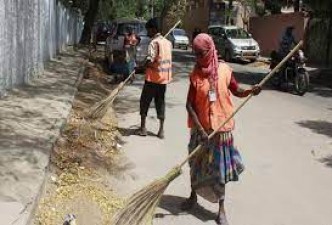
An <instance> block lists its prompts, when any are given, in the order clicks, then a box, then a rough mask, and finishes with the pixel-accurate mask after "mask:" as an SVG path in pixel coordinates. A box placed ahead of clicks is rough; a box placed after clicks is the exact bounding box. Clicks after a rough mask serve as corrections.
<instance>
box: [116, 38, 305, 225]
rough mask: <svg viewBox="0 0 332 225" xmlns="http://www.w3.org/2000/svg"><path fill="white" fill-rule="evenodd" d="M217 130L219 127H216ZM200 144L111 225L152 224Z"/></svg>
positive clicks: (138, 195)
mask: <svg viewBox="0 0 332 225" xmlns="http://www.w3.org/2000/svg"><path fill="white" fill-rule="evenodd" d="M302 44H303V42H302V41H301V42H300V43H299V44H298V45H297V46H296V47H295V48H294V49H293V50H292V51H291V52H290V53H289V54H288V55H287V56H286V57H285V58H284V59H283V60H282V61H281V62H280V63H279V64H278V65H277V66H276V67H275V68H274V69H273V70H272V71H271V72H270V73H269V74H268V75H267V76H266V77H265V78H264V79H263V80H262V81H261V82H260V83H259V84H258V85H259V87H262V86H263V85H264V84H265V83H266V82H267V81H268V80H269V79H270V78H271V77H272V76H273V75H274V74H275V72H276V71H278V70H279V69H280V68H281V67H282V66H283V65H284V64H285V63H286V62H287V61H288V60H289V59H290V58H291V57H292V55H294V53H296V51H298V50H299V48H300V47H301V46H302ZM252 96H253V94H250V95H249V96H248V97H247V98H246V99H245V100H244V101H243V102H242V103H241V104H240V105H239V106H238V107H237V108H236V110H235V111H234V112H233V113H232V115H231V116H230V117H229V118H227V119H226V121H224V122H223V123H222V124H220V128H222V127H223V126H224V125H225V124H227V123H228V122H229V121H230V120H231V119H232V118H233V117H234V116H235V114H237V113H238V112H239V111H240V109H241V108H242V107H243V106H244V105H245V104H246V103H247V102H248V101H249V100H250V99H251V97H252ZM218 130H219V129H218ZM218 130H216V131H214V132H213V133H211V134H210V135H209V139H211V138H213V137H214V135H216V134H217V133H218ZM201 149H202V145H199V146H197V147H196V149H195V150H194V151H193V152H192V153H191V154H190V155H189V156H188V157H187V158H186V159H185V160H184V161H183V162H182V163H181V164H179V165H178V166H176V167H174V168H173V169H172V170H171V171H170V172H169V173H168V174H167V175H166V176H164V177H162V178H159V179H158V180H156V181H154V182H152V183H151V184H149V185H148V186H146V187H144V188H142V189H141V190H140V191H138V192H136V193H135V194H134V195H133V196H131V197H130V198H129V199H128V201H127V203H126V205H125V207H124V208H123V209H122V210H120V211H119V212H118V213H117V214H116V215H115V216H114V217H113V220H112V223H111V225H146V224H152V219H153V214H154V211H155V208H156V207H157V206H158V204H159V201H160V199H161V197H162V196H163V194H164V192H165V190H166V189H167V187H168V186H169V184H170V183H171V182H172V181H173V180H175V179H176V178H177V177H178V176H180V174H181V169H182V167H183V166H184V165H185V164H186V163H187V162H188V161H189V160H190V159H192V158H193V157H195V156H196V155H197V154H198V153H199V152H200V150H201Z"/></svg>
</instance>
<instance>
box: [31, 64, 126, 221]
mask: <svg viewBox="0 0 332 225" xmlns="http://www.w3.org/2000/svg"><path fill="white" fill-rule="evenodd" d="M87 73H88V76H87V77H88V78H89V79H83V81H82V82H81V84H80V85H79V87H78V93H77V94H76V96H75V100H74V104H73V109H72V112H71V114H70V116H69V118H68V120H67V124H66V126H65V127H64V129H63V131H62V134H61V136H60V137H59V139H58V140H57V142H56V144H55V146H54V148H53V152H52V154H51V167H50V175H49V176H48V180H47V182H46V187H45V193H43V196H42V198H41V200H40V204H39V208H38V210H37V215H36V217H35V224H38V225H53V224H54V225H59V224H63V223H64V218H65V217H66V215H67V214H74V215H75V216H76V218H77V224H80V225H84V224H89V225H90V224H98V225H102V224H105V225H106V224H109V223H110V217H111V216H112V214H113V213H114V212H115V211H116V210H117V209H119V208H120V207H121V206H122V200H121V199H119V198H118V197H116V195H115V194H114V193H113V192H112V190H111V189H110V187H109V184H107V177H105V176H106V175H105V174H107V173H105V171H109V170H111V169H112V167H113V166H114V165H115V164H116V161H117V160H118V156H119V154H118V147H117V146H119V144H118V132H117V129H116V125H117V124H116V119H115V116H114V113H112V109H110V110H109V112H108V113H107V115H106V116H105V117H104V118H103V119H101V120H98V121H97V120H88V119H86V118H85V117H84V115H85V109H87V108H88V107H90V106H91V105H92V104H94V103H95V102H96V101H99V100H100V99H102V98H104V97H105V96H106V95H107V94H108V92H107V91H106V90H105V89H103V88H100V83H99V81H100V80H101V79H100V78H102V77H103V73H102V71H101V70H100V69H98V68H97V67H95V65H91V64H90V65H88V68H87Z"/></svg>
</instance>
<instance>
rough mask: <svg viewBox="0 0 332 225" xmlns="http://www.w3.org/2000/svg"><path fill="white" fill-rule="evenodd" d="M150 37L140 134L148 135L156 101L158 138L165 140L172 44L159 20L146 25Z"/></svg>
mask: <svg viewBox="0 0 332 225" xmlns="http://www.w3.org/2000/svg"><path fill="white" fill-rule="evenodd" d="M146 29H147V32H148V36H149V37H150V38H151V39H152V40H151V42H150V44H149V47H148V56H147V62H146V65H145V67H146V70H145V83H144V87H143V90H142V94H141V99H140V115H141V128H140V130H139V134H140V135H141V136H146V135H147V129H146V117H147V113H148V110H149V107H150V103H151V101H152V100H153V99H154V103H155V107H156V111H157V117H158V119H159V121H160V124H159V131H158V134H157V136H158V137H159V138H160V139H163V138H164V121H165V93H166V86H167V84H169V83H170V82H171V80H172V44H171V42H170V41H168V40H167V39H166V38H164V37H163V36H162V35H161V33H160V32H161V25H160V21H159V19H157V18H152V19H150V20H149V21H148V22H147V23H146Z"/></svg>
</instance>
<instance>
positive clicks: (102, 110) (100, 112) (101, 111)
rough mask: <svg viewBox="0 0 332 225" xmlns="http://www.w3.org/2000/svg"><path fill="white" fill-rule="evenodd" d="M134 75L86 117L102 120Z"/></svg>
mask: <svg viewBox="0 0 332 225" xmlns="http://www.w3.org/2000/svg"><path fill="white" fill-rule="evenodd" d="M180 23H181V20H179V21H178V22H177V23H176V24H175V25H174V26H173V27H172V28H171V29H170V30H169V31H168V32H167V33H166V34H165V35H164V37H167V36H168V35H169V34H170V33H171V32H172V31H173V30H174V29H175V28H176V27H177V26H178V25H179V24H180ZM134 75H135V70H134V71H133V72H132V73H131V74H129V76H128V77H127V78H126V79H125V80H124V81H122V82H121V83H120V84H119V85H118V86H117V87H116V88H115V89H114V90H113V91H112V92H111V93H110V95H109V96H107V97H106V98H105V99H103V100H101V101H100V102H97V103H96V104H94V105H93V106H92V107H91V108H90V109H89V110H88V112H87V117H88V118H92V119H97V118H102V117H103V116H104V115H105V114H106V112H107V110H108V108H109V107H110V106H111V105H112V104H113V102H114V100H115V98H116V97H117V96H118V94H119V92H120V91H121V90H122V89H123V87H124V86H125V85H126V84H127V83H128V82H129V80H130V79H131V78H132V77H133V76H134Z"/></svg>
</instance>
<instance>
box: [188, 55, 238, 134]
mask: <svg viewBox="0 0 332 225" xmlns="http://www.w3.org/2000/svg"><path fill="white" fill-rule="evenodd" d="M232 80H233V82H232V83H233V84H232V85H231V86H233V87H234V88H235V87H236V88H237V83H236V81H235V79H234V78H233V79H232V70H231V68H230V67H229V66H228V65H227V64H226V63H223V62H222V63H219V68H218V83H217V92H216V93H217V96H218V98H217V100H216V101H214V102H210V101H209V90H210V82H209V79H208V77H204V76H200V74H195V73H192V74H191V75H190V86H191V87H190V89H191V90H190V91H189V93H188V101H189V102H190V103H191V105H192V106H193V108H194V110H195V112H196V114H197V116H198V119H199V121H200V123H201V124H202V126H203V128H204V129H205V130H206V131H209V130H211V129H212V130H217V129H218V128H219V126H220V125H221V123H222V122H223V121H225V120H226V119H227V118H228V117H229V116H230V115H231V114H232V113H233V102H232V99H231V91H230V89H229V88H230V84H231V81H232ZM234 82H235V83H234ZM188 126H189V127H190V128H193V127H194V123H193V121H192V119H191V117H190V115H189V116H188ZM234 126H235V122H234V120H233V119H231V120H230V121H229V122H228V123H227V124H226V125H225V126H224V127H222V128H221V129H219V131H222V132H226V131H231V130H233V129H234Z"/></svg>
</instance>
